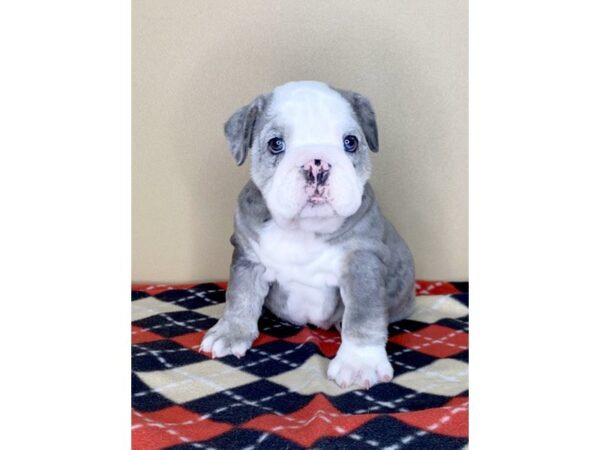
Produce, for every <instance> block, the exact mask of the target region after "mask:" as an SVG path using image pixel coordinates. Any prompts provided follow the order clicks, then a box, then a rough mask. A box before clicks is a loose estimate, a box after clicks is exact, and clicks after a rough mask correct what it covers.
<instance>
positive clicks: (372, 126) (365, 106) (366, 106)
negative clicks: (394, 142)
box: [336, 89, 379, 152]
mask: <svg viewBox="0 0 600 450" xmlns="http://www.w3.org/2000/svg"><path fill="white" fill-rule="evenodd" d="M336 91H338V92H339V93H340V94H342V96H343V97H344V98H345V99H346V100H347V101H348V102H349V103H350V105H351V106H352V109H353V110H354V114H356V118H357V119H358V123H359V124H360V126H361V128H362V130H363V133H365V137H366V138H367V144H369V148H370V149H371V151H373V152H377V151H379V137H378V135H377V121H376V120H375V111H373V107H372V106H371V102H370V101H369V99H368V98H367V97H365V96H364V95H360V94H359V93H357V92H352V91H344V90H342V89H336Z"/></svg>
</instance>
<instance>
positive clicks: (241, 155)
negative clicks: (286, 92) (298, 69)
mask: <svg viewBox="0 0 600 450" xmlns="http://www.w3.org/2000/svg"><path fill="white" fill-rule="evenodd" d="M266 103H267V102H266V97H265V96H264V95H260V96H258V97H256V98H255V99H254V100H253V101H252V102H251V103H250V104H248V105H246V106H243V107H242V108H240V109H238V110H237V111H236V112H235V113H233V115H232V116H231V117H230V118H229V120H227V122H225V137H226V138H227V143H228V144H229V148H230V150H231V153H233V157H234V158H235V161H236V162H237V165H238V166H241V165H242V164H243V163H244V161H245V159H246V155H247V154H248V150H249V149H250V147H251V146H252V140H253V138H254V125H255V124H256V119H257V117H258V116H259V114H260V113H261V112H262V111H263V110H264V108H265V105H266Z"/></svg>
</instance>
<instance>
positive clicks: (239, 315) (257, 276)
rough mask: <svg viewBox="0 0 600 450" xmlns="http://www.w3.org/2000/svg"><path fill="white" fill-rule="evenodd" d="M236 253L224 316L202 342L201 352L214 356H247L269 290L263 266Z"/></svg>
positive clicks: (255, 335)
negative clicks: (264, 277)
mask: <svg viewBox="0 0 600 450" xmlns="http://www.w3.org/2000/svg"><path fill="white" fill-rule="evenodd" d="M238 253H239V252H238V251H237V249H236V251H234V256H233V259H234V262H233V264H232V266H231V276H230V280H229V286H228V288H227V292H226V294H225V299H226V300H225V313H224V315H223V317H222V318H221V319H220V320H219V321H218V322H217V323H216V324H215V326H213V327H212V328H211V329H210V330H208V332H207V333H206V335H205V336H204V339H203V340H202V344H201V345H200V349H201V350H202V351H204V352H207V353H211V354H212V356H213V357H215V358H220V357H222V356H226V355H230V354H233V355H235V356H237V357H238V358H240V357H242V356H244V355H245V354H246V350H248V349H249V348H250V346H251V345H252V342H253V341H254V339H256V338H257V337H258V319H259V317H260V313H261V311H262V306H263V303H264V300H265V297H266V295H267V292H268V290H269V285H268V283H266V282H265V281H264V279H263V274H264V271H265V269H264V267H263V266H261V265H258V264H255V263H253V262H251V261H248V260H247V259H245V258H244V257H240V256H239V255H238Z"/></svg>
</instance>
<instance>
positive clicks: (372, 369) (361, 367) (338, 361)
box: [327, 338, 394, 389]
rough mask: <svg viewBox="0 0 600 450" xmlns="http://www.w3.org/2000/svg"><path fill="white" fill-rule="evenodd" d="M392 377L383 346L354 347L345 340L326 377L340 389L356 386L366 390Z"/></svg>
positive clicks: (353, 344) (391, 370)
mask: <svg viewBox="0 0 600 450" xmlns="http://www.w3.org/2000/svg"><path fill="white" fill-rule="evenodd" d="M393 375H394V370H393V369H392V365H391V364H390V362H389V360H388V356H387V353H386V351H385V346H383V345H356V344H355V343H353V342H352V341H351V340H349V339H347V338H346V339H344V340H343V341H342V345H340V348H339V350H338V352H337V355H336V356H335V358H333V360H332V361H331V362H330V363H329V367H328V368H327V377H328V378H329V379H330V380H333V381H335V382H336V383H337V384H338V385H339V386H341V387H348V386H350V385H352V384H357V385H359V386H362V387H364V388H367V389H368V388H369V387H371V386H373V385H375V384H377V383H381V382H387V381H390V380H391V379H392V376H393Z"/></svg>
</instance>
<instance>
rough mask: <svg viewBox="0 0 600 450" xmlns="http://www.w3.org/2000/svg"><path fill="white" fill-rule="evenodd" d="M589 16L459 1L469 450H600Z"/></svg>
mask: <svg viewBox="0 0 600 450" xmlns="http://www.w3.org/2000/svg"><path fill="white" fill-rule="evenodd" d="M598 9H599V8H598V4H597V3H595V2H591V1H589V2H584V1H575V2H557V1H529V2H524V1H504V2H476V1H472V2H471V3H470V152H469V154H470V169H469V173H470V224H469V228H470V249H471V250H470V258H469V261H470V280H471V288H472V289H471V296H470V298H471V320H470V323H471V326H470V330H471V335H470V357H471V364H470V393H471V394H472V399H471V402H470V406H471V410H470V414H471V415H470V417H471V422H470V425H471V443H470V446H469V447H470V448H471V449H506V448H524V449H529V448H591V447H592V446H593V445H592V443H594V444H597V437H596V436H595V431H596V430H595V428H596V422H597V420H598V414H597V413H596V410H597V408H598V404H599V402H600V399H599V397H598V389H597V387H596V385H597V380H598V375H597V370H596V369H595V367H596V359H597V355H598V354H599V352H598V349H597V342H598V338H597V329H598V302H599V300H600V296H599V294H598V289H597V287H596V285H597V283H598V269H599V265H598V262H597V259H598V254H599V252H600V246H599V241H598V232H599V230H600V222H599V219H598V211H599V207H598V206H599V205H600V201H599V200H598V197H599V193H600V187H599V186H598V180H599V179H600V164H599V161H598V153H599V152H600V145H599V138H598V136H599V134H600V117H599V109H600V106H599V105H600V96H599V89H598V86H599V84H600V71H599V66H598V60H599V58H598V55H599V54H600V52H599V50H598V44H597V43H598V42H600V35H599V33H598V17H600V14H599V11H598Z"/></svg>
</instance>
